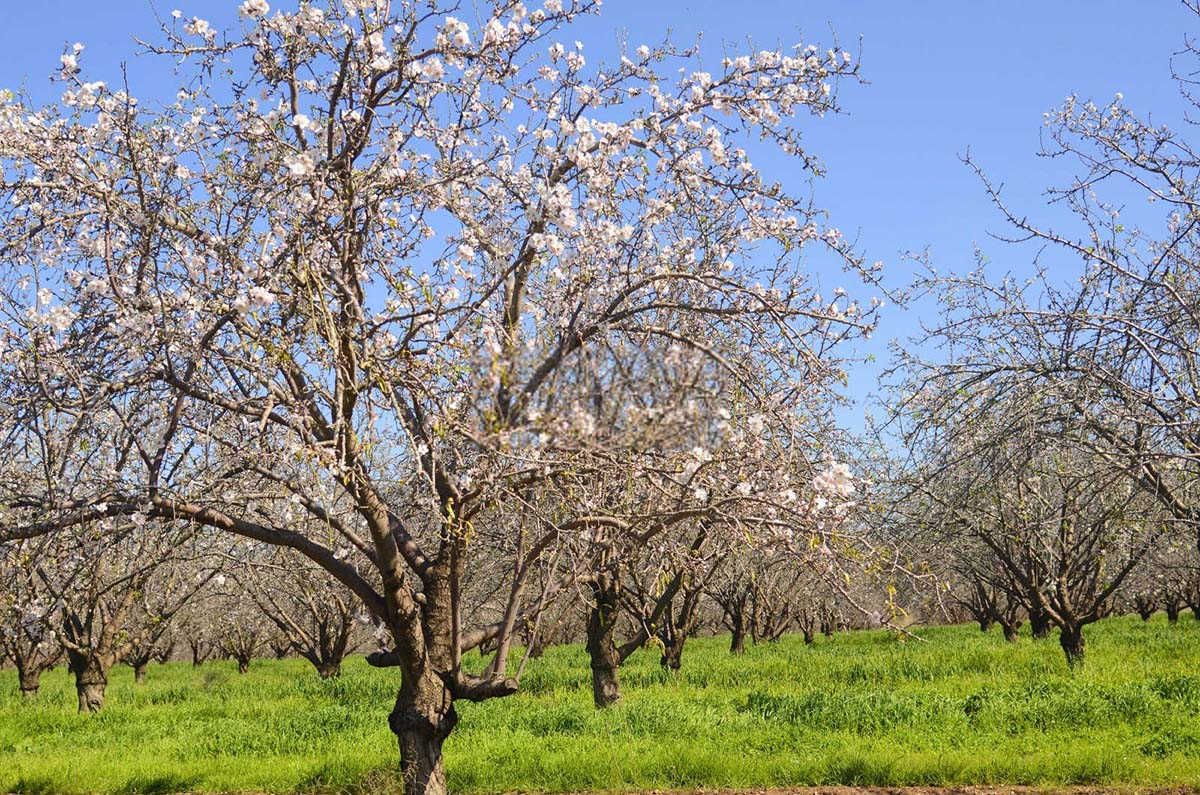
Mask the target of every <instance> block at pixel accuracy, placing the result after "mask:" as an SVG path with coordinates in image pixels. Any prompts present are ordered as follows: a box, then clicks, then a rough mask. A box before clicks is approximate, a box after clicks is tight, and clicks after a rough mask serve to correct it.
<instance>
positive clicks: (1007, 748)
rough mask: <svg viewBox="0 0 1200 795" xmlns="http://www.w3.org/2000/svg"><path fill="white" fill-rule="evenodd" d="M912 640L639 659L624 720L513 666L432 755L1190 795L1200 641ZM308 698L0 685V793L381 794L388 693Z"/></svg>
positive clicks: (681, 780) (7, 678)
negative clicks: (86, 692) (88, 708)
mask: <svg viewBox="0 0 1200 795" xmlns="http://www.w3.org/2000/svg"><path fill="white" fill-rule="evenodd" d="M918 633H919V634H920V635H921V636H922V637H923V638H924V639H925V641H924V642H917V641H913V640H911V639H909V640H904V641H902V640H900V639H898V638H897V637H895V636H893V635H889V634H888V633H886V632H877V631H871V632H852V633H842V634H839V635H837V636H836V637H834V638H832V639H826V638H823V637H822V638H818V640H817V643H816V644H814V645H812V646H805V645H804V643H803V642H802V639H801V638H800V637H799V636H785V637H784V638H782V639H781V640H780V641H778V642H776V643H768V644H763V645H759V646H751V647H749V648H748V649H747V651H746V653H745V654H744V655H742V656H740V657H732V656H730V654H729V653H728V648H727V646H728V638H726V637H714V638H697V639H693V640H691V641H689V643H688V647H687V649H686V651H685V653H684V664H683V670H682V671H680V672H679V673H678V674H671V673H668V672H665V671H663V670H662V669H661V668H660V667H659V665H658V654H657V652H656V651H655V650H654V649H644V650H642V651H641V652H639V653H638V654H636V655H635V656H634V657H632V658H631V659H630V660H629V662H628V663H627V664H626V666H625V667H624V668H623V669H622V672H621V673H622V686H623V688H624V699H623V700H622V702H621V703H620V704H619V705H618V706H616V707H614V708H612V709H609V710H606V711H603V712H597V711H596V710H595V709H594V708H593V707H592V696H591V691H590V685H589V680H588V673H589V670H588V663H587V657H586V655H585V653H584V651H583V649H582V647H580V646H564V647H557V648H553V649H550V650H548V651H547V652H546V654H545V656H544V657H543V658H541V659H539V660H534V661H532V662H531V664H530V667H529V669H528V670H527V671H526V675H525V678H524V680H523V682H522V692H521V693H519V694H518V695H516V696H513V697H510V698H506V699H502V700H497V701H492V702H487V703H483V704H470V703H468V704H463V705H461V706H460V707H459V713H460V717H461V722H460V723H459V726H458V728H457V729H456V730H455V732H454V734H453V736H452V737H451V739H450V740H449V742H448V743H447V745H446V767H447V774H448V778H449V782H450V786H451V788H452V789H453V790H456V791H471V792H491V791H508V790H539V791H572V790H633V789H666V788H696V787H707V788H711V787H763V786H786V785H833V784H844V785H883V786H891V785H941V784H1031V785H1046V786H1053V785H1069V784H1139V785H1155V786H1159V785H1184V786H1192V787H1195V786H1200V622H1198V621H1196V620H1195V619H1193V618H1192V617H1191V616H1190V615H1188V616H1185V617H1183V618H1181V619H1180V621H1179V623H1178V624H1177V625H1174V626H1171V625H1168V623H1167V622H1166V619H1165V618H1164V617H1163V616H1161V615H1159V616H1155V617H1154V618H1153V619H1152V620H1151V621H1150V622H1148V623H1142V622H1141V621H1140V620H1138V619H1137V618H1136V617H1120V618H1113V619H1108V620H1106V621H1103V622H1101V623H1100V624H1097V625H1093V626H1091V627H1089V628H1088V629H1087V633H1086V634H1087V643H1088V659H1087V662H1086V664H1085V665H1084V667H1083V669H1082V670H1081V671H1078V672H1077V673H1074V674H1072V673H1070V672H1069V671H1068V670H1067V667H1066V665H1065V663H1064V661H1063V655H1062V652H1061V650H1060V648H1059V646H1058V643H1057V640H1056V637H1054V636H1052V637H1050V638H1047V639H1045V640H1041V641H1034V640H1033V639H1031V638H1030V637H1028V635H1024V636H1023V637H1021V638H1020V640H1019V641H1018V642H1017V643H1015V644H1008V643H1005V642H1004V640H1003V639H1002V637H1001V636H1000V634H999V630H993V632H992V633H990V634H987V635H983V634H981V633H980V632H979V630H978V628H975V627H973V626H958V627H935V628H927V629H920V630H918ZM343 671H344V673H343V675H342V677H341V678H340V679H337V680H331V681H321V680H319V679H318V678H317V676H316V674H315V672H314V670H313V669H312V667H311V666H310V665H309V664H308V663H306V662H304V661H302V660H282V661H275V660H256V661H255V662H254V664H253V665H252V666H251V669H250V672H249V673H248V674H245V675H239V674H238V673H237V672H236V669H235V665H234V664H233V663H231V662H214V663H206V664H205V665H203V666H201V667H200V668H198V669H193V668H192V666H191V665H190V664H188V663H168V664H165V665H158V666H152V667H151V669H150V675H149V679H148V681H147V682H146V683H145V684H143V685H135V684H134V682H133V672H132V670H131V669H130V668H128V667H120V668H116V669H114V671H113V672H112V675H111V676H110V684H109V689H108V698H107V702H106V706H105V708H104V710H103V712H102V713H100V714H99V715H94V716H88V715H77V714H76V713H75V694H74V688H73V684H72V681H71V680H70V678H69V677H68V674H67V672H66V671H65V670H64V669H63V668H57V669H55V670H54V671H52V672H49V673H48V674H46V675H45V676H44V678H43V681H42V692H41V694H40V696H39V697H38V699H37V700H36V702H34V703H31V704H26V703H22V701H21V698H20V696H19V694H18V693H17V685H16V675H15V673H14V672H13V671H11V670H5V671H0V790H4V791H7V790H12V791H16V792H26V793H34V792H60V791H102V792H167V791H176V790H199V791H264V790H265V791H278V792H290V791H317V792H334V791H350V792H389V791H393V790H394V789H395V782H396V778H395V772H394V771H395V766H396V760H397V751H396V746H395V743H394V741H393V739H392V736H391V734H390V733H389V732H388V729H387V724H386V716H387V713H388V711H389V710H390V708H391V702H392V698H393V694H394V691H395V688H396V674H395V673H394V672H392V671H387V670H375V669H371V668H369V667H368V666H367V665H366V664H365V662H363V660H362V659H361V658H359V657H355V658H353V659H350V660H347V662H346V664H345V665H344V666H343Z"/></svg>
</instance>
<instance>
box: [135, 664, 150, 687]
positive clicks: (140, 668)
mask: <svg viewBox="0 0 1200 795" xmlns="http://www.w3.org/2000/svg"><path fill="white" fill-rule="evenodd" d="M149 666H150V661H149V660H145V661H138V662H136V663H134V664H133V681H134V682H135V683H136V684H139V685H144V684H145V683H146V668H148V667H149Z"/></svg>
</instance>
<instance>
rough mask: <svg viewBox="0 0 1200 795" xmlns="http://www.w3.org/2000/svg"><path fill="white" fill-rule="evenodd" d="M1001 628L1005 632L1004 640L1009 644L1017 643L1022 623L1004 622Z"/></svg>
mask: <svg viewBox="0 0 1200 795" xmlns="http://www.w3.org/2000/svg"><path fill="white" fill-rule="evenodd" d="M1000 628H1001V629H1003V630H1004V639H1005V640H1006V641H1008V642H1009V643H1016V642H1017V631H1018V630H1019V629H1020V628H1021V622H1020V621H1004V622H1001V624H1000Z"/></svg>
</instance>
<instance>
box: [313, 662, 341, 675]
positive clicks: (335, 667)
mask: <svg viewBox="0 0 1200 795" xmlns="http://www.w3.org/2000/svg"><path fill="white" fill-rule="evenodd" d="M341 675H342V663H341V660H338V661H336V662H325V663H321V664H319V665H318V666H317V676H319V677H321V678H322V679H334V678H336V677H339V676H341Z"/></svg>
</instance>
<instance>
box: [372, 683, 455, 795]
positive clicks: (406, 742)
mask: <svg viewBox="0 0 1200 795" xmlns="http://www.w3.org/2000/svg"><path fill="white" fill-rule="evenodd" d="M409 678H410V679H416V680H417V681H416V682H415V683H410V682H407V681H406V682H404V683H403V684H402V685H401V686H400V692H399V694H398V695H397V696H396V705H395V706H394V707H393V708H392V712H391V714H390V715H389V716H388V726H389V727H391V730H392V733H393V734H395V735H396V740H397V742H398V743H399V745H400V770H401V773H402V775H403V777H404V792H405V795H444V794H445V792H446V773H445V770H444V769H443V767H442V743H444V742H445V740H446V738H447V737H448V736H450V732H451V730H453V729H454V725H455V724H456V723H457V722H458V715H457V713H456V712H455V711H454V702H453V698H452V696H451V694H450V691H449V689H447V687H446V685H445V683H443V682H442V680H441V679H440V678H438V677H437V676H436V675H434V674H431V673H426V674H424V675H422V676H416V677H409Z"/></svg>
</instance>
